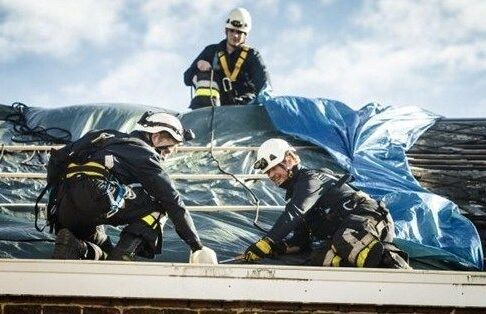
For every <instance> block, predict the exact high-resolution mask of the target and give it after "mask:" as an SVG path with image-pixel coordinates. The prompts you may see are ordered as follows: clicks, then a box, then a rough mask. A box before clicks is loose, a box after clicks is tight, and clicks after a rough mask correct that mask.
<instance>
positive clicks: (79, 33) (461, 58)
mask: <svg viewBox="0 0 486 314" xmlns="http://www.w3.org/2000/svg"><path fill="white" fill-rule="evenodd" d="M236 6H243V7H246V8H247V9H248V10H249V11H250V13H251V14H252V17H253V30H252V31H251V33H250V36H249V43H250V45H252V46H254V47H255V48H257V49H258V50H260V52H261V54H262V56H263V59H264V61H265V63H266V65H267V66H268V68H269V71H270V76H271V80H272V85H273V88H274V91H275V94H276V95H296V96H305V97H323V98H330V99H335V100H339V101H342V102H344V103H346V104H348V105H349V106H351V107H353V108H355V109H358V108H360V107H362V106H363V105H365V104H367V103H369V102H379V103H382V104H385V105H393V106H403V105H415V106H419V107H422V108H425V109H428V110H430V111H433V112H435V113H438V114H442V115H445V116H447V117H486V22H485V21H486V1H484V0H462V1H457V0H440V1H439V0H427V1H425V0H424V1H406V0H381V1H380V0H376V1H355V0H354V1H353V0H347V1H337V0H336V1H333V0H321V1H317V0H314V1H279V0H259V1H221V0H198V1H192V0H187V1H185V0H146V1H137V0H119V1H116V0H113V1H102V0H72V1H67V0H49V1H47V0H0V51H1V53H0V74H1V75H0V103H3V104H11V103H12V102H15V101H20V102H24V103H26V104H28V105H32V106H43V105H45V106H59V105H74V104H83V103H100V102H110V103H113V102H124V103H140V104H146V105H155V106H160V107H165V108H169V109H172V110H176V111H186V110H187V107H188V104H189V101H190V99H189V89H188V88H187V87H185V86H184V85H183V82H182V73H183V72H184V70H185V69H186V68H187V67H188V66H189V64H190V63H191V62H192V60H193V59H194V58H195V57H196V55H197V54H199V52H200V51H201V50H202V49H203V48H204V46H206V45H208V44H211V43H216V42H219V41H220V40H221V39H223V31H224V21H225V18H226V15H227V13H228V12H229V11H230V10H231V9H232V8H233V7H236Z"/></svg>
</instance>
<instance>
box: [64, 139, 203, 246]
mask: <svg viewBox="0 0 486 314" xmlns="http://www.w3.org/2000/svg"><path fill="white" fill-rule="evenodd" d="M103 132H104V133H106V134H110V135H113V137H111V138H108V139H104V140H100V141H99V142H96V143H97V144H96V146H94V147H93V148H91V149H88V150H86V149H83V148H85V147H86V145H87V143H90V142H91V141H92V140H93V139H95V138H97V137H99V135H100V134H101V133H103ZM63 150H66V151H80V153H76V155H78V156H77V157H76V158H75V159H79V160H78V162H86V161H95V162H98V163H100V164H104V165H105V166H106V163H105V156H108V155H112V156H113V159H112V160H113V167H112V168H111V169H109V172H110V173H111V174H112V175H113V176H114V177H115V178H116V180H117V181H118V182H120V183H122V184H131V183H141V184H142V186H143V188H144V189H145V190H146V191H147V192H148V193H149V194H150V195H151V196H152V197H153V199H154V201H155V202H157V203H158V205H159V206H158V207H159V208H160V210H161V211H162V213H163V214H164V213H166V214H167V215H168V216H169V218H170V219H171V220H172V222H173V223H174V226H175V229H176V231H177V233H178V235H179V236H180V237H181V238H182V239H183V240H184V241H185V242H186V243H187V244H188V245H189V246H190V247H191V249H193V250H196V249H200V248H201V247H202V244H201V241H200V239H199V237H198V234H197V232H196V229H195V227H194V223H193V221H192V218H191V216H190V214H189V212H188V211H187V210H186V208H185V205H184V203H183V201H182V199H181V196H180V195H179V193H178V192H177V191H176V189H175V188H174V186H173V184H172V182H171V179H170V178H169V176H168V175H167V173H166V172H165V171H164V170H163V169H162V167H161V164H160V163H161V159H160V156H159V154H157V152H156V151H155V150H154V149H153V148H152V147H151V146H150V145H149V143H148V139H147V138H146V136H145V133H144V132H140V131H134V132H132V133H130V134H126V133H122V132H118V131H114V130H101V131H93V132H90V133H88V134H86V135H85V136H83V137H82V138H81V139H79V140H78V141H76V142H74V143H72V144H70V145H67V146H65V147H64V148H63ZM75 161H76V160H75Z"/></svg>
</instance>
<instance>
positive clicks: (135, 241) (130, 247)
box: [107, 232, 143, 261]
mask: <svg viewBox="0 0 486 314" xmlns="http://www.w3.org/2000/svg"><path fill="white" fill-rule="evenodd" d="M142 247H143V245H142V238H139V237H136V236H134V235H132V234H130V233H124V232H122V233H121V235H120V241H118V243H117V244H116V246H115V247H114V248H113V250H111V252H110V254H108V258H107V260H112V261H134V260H135V256H136V255H137V253H138V251H140V250H141V249H142Z"/></svg>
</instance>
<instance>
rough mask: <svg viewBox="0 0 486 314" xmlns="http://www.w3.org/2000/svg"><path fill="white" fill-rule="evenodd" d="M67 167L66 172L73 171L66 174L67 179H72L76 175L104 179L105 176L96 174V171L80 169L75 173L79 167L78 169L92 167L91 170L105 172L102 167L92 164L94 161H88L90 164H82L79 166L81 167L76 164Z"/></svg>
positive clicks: (95, 163)
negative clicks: (95, 169)
mask: <svg viewBox="0 0 486 314" xmlns="http://www.w3.org/2000/svg"><path fill="white" fill-rule="evenodd" d="M67 167H68V170H70V171H73V172H68V173H67V174H66V178H67V179H69V178H72V177H73V176H75V175H77V174H84V175H87V176H94V177H104V176H105V175H104V174H103V173H100V172H96V171H89V170H82V169H79V171H76V168H77V167H80V168H82V167H92V168H99V169H102V170H105V166H103V165H102V164H100V163H97V162H94V161H90V162H87V163H84V164H81V165H80V164H76V163H70V164H69V165H68V166H67ZM92 168H91V169H92Z"/></svg>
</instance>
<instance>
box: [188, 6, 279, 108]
mask: <svg viewBox="0 0 486 314" xmlns="http://www.w3.org/2000/svg"><path fill="white" fill-rule="evenodd" d="M250 30H251V16H250V13H249V12H248V11H247V10H246V9H244V8H236V9H233V10H232V11H231V12H230V14H229V16H228V19H227V20H226V26H225V34H226V39H224V40H223V41H221V42H220V43H219V44H214V45H209V46H207V47H206V48H204V50H203V51H202V52H201V53H200V54H199V56H197V58H196V59H195V60H194V62H193V63H192V64H191V66H190V67H189V69H187V70H186V72H184V83H185V84H186V85H187V86H195V88H196V92H195V97H194V99H193V100H192V102H191V105H190V108H191V109H197V108H201V107H207V106H211V99H210V97H213V102H216V103H221V105H246V104H248V103H250V102H252V101H253V100H255V98H256V95H258V93H259V92H260V91H261V90H262V88H263V87H264V85H265V83H267V82H268V83H269V81H270V80H269V76H268V73H267V70H266V67H265V65H264V64H263V60H262V58H261V56H260V53H259V52H258V51H257V50H256V49H254V48H252V47H250V46H248V45H246V38H247V36H248V33H249V32H250ZM211 71H213V72H211Z"/></svg>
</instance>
